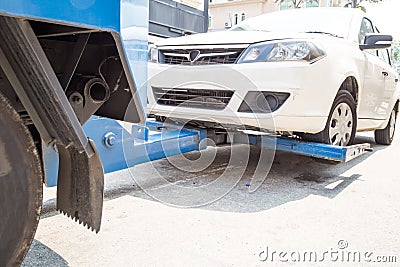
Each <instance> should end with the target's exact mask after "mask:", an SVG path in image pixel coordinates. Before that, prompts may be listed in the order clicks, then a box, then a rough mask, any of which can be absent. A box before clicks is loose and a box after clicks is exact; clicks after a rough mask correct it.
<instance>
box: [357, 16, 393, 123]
mask: <svg viewBox="0 0 400 267" xmlns="http://www.w3.org/2000/svg"><path fill="white" fill-rule="evenodd" d="M374 32H375V30H374V26H373V24H372V22H371V21H370V20H369V19H367V18H363V20H362V24H361V27H360V33H359V42H360V43H364V39H365V36H366V34H368V33H374ZM378 53H379V51H377V50H363V54H364V59H365V69H364V82H363V86H362V88H361V91H360V101H359V105H360V106H359V110H358V118H359V119H385V118H386V113H387V112H388V111H387V109H388V106H387V101H385V87H386V83H387V81H388V80H389V78H390V77H389V76H391V75H392V73H391V71H390V65H389V64H388V63H386V62H384V61H383V60H382V59H380V58H379V56H378ZM388 88H389V86H388Z"/></svg>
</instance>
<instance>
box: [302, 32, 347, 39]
mask: <svg viewBox="0 0 400 267" xmlns="http://www.w3.org/2000/svg"><path fill="white" fill-rule="evenodd" d="M305 33H319V34H327V35H330V36H333V37H338V38H343V37H342V36H339V35H337V34H334V33H330V32H321V31H309V32H305Z"/></svg>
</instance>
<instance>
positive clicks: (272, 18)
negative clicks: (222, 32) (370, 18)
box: [230, 8, 352, 38]
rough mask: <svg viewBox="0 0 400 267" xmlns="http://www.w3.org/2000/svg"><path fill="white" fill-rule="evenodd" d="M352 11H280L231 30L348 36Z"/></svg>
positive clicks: (336, 9)
mask: <svg viewBox="0 0 400 267" xmlns="http://www.w3.org/2000/svg"><path fill="white" fill-rule="evenodd" d="M351 20H352V13H351V12H349V10H346V9H343V8H307V9H296V10H287V11H278V12H272V13H268V14H264V15H261V16H257V17H254V18H249V19H247V20H245V21H243V22H242V23H240V24H238V25H235V26H234V27H232V28H231V29H230V30H231V31H268V32H276V31H278V32H314V33H321V34H330V35H334V36H338V37H342V38H347V37H348V34H349V29H350V25H351Z"/></svg>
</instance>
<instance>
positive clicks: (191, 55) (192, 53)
mask: <svg viewBox="0 0 400 267" xmlns="http://www.w3.org/2000/svg"><path fill="white" fill-rule="evenodd" d="M199 56H200V51H199V50H192V51H190V52H189V59H190V63H193V62H195V61H196V60H197V59H198V58H199Z"/></svg>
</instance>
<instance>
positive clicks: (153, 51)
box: [148, 45, 158, 63]
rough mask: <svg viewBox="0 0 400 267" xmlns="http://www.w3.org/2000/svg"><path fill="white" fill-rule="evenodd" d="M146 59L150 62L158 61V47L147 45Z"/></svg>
mask: <svg viewBox="0 0 400 267" xmlns="http://www.w3.org/2000/svg"><path fill="white" fill-rule="evenodd" d="M148 60H149V61H150V62H154V63H157V62H158V49H157V47H155V46H153V45H152V46H149V55H148Z"/></svg>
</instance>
